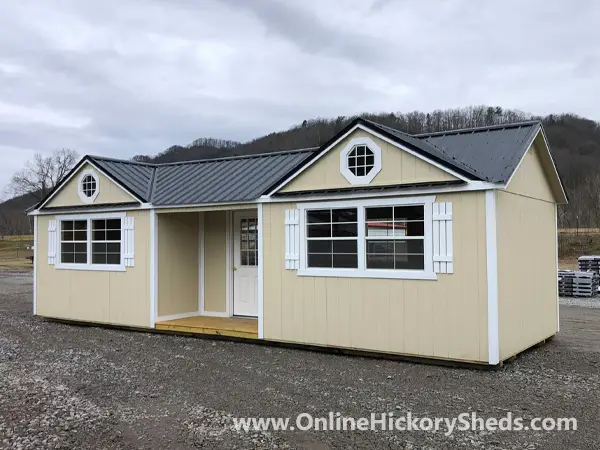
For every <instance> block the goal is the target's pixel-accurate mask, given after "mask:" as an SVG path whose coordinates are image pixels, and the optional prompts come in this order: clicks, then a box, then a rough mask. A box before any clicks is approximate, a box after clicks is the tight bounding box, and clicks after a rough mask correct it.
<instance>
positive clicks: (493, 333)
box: [485, 190, 500, 365]
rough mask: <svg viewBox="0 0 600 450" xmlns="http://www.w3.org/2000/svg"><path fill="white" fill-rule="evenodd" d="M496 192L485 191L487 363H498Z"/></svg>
mask: <svg viewBox="0 0 600 450" xmlns="http://www.w3.org/2000/svg"><path fill="white" fill-rule="evenodd" d="M496 212H497V210H496V191H494V190H490V191H485V238H486V258H487V261H486V262H487V287H488V292H487V297H488V308H487V309H488V312H487V316H488V362H489V364H490V365H496V364H498V363H499V362H500V336H499V317H498V243H497V230H496V219H497V216H496Z"/></svg>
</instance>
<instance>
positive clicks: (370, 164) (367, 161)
mask: <svg viewBox="0 0 600 450" xmlns="http://www.w3.org/2000/svg"><path fill="white" fill-rule="evenodd" d="M374 167H375V154H374V153H373V151H372V150H371V149H370V148H369V147H367V146H366V145H355V146H354V147H352V150H350V153H348V169H349V170H350V172H352V173H353V174H354V176H357V177H364V176H366V175H368V174H369V172H371V170H373V169H374Z"/></svg>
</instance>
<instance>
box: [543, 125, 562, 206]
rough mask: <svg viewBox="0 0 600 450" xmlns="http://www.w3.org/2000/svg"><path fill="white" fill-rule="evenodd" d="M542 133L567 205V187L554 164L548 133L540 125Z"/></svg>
mask: <svg viewBox="0 0 600 450" xmlns="http://www.w3.org/2000/svg"><path fill="white" fill-rule="evenodd" d="M540 131H541V133H542V137H543V138H544V144H545V145H546V152H548V156H549V157H550V161H551V162H552V167H553V169H554V174H555V175H556V179H557V180H558V184H559V185H560V190H561V191H562V194H563V199H564V202H565V203H567V202H568V199H567V193H566V191H565V187H564V186H563V184H562V181H561V180H560V176H559V175H558V169H557V168H556V163H555V162H554V158H553V157H552V153H550V145H549V144H548V139H547V138H546V132H545V131H544V127H543V126H541V125H540Z"/></svg>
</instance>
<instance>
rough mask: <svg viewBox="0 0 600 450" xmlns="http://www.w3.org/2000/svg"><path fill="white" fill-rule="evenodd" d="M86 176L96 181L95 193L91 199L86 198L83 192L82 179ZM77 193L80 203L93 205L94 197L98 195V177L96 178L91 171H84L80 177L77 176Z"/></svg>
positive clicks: (94, 173) (96, 175) (95, 174)
mask: <svg viewBox="0 0 600 450" xmlns="http://www.w3.org/2000/svg"><path fill="white" fill-rule="evenodd" d="M87 176H91V177H92V178H93V179H94V180H95V181H96V191H95V192H94V194H93V195H92V196H91V197H88V196H87V195H85V194H84V192H83V179H84V178H85V177H87ZM77 193H78V194H79V198H80V199H81V201H82V202H84V203H94V201H95V200H96V197H98V194H99V193H100V177H98V174H97V173H96V172H94V171H92V170H84V171H83V172H81V175H79V178H78V179H77Z"/></svg>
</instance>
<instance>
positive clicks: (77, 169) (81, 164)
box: [37, 157, 142, 210]
mask: <svg viewBox="0 0 600 450" xmlns="http://www.w3.org/2000/svg"><path fill="white" fill-rule="evenodd" d="M86 163H87V164H89V165H90V166H92V167H93V168H94V169H96V170H97V171H98V172H100V173H101V174H102V175H104V176H105V177H106V178H108V179H109V180H110V181H112V182H113V183H114V184H116V185H117V186H118V187H119V189H121V190H122V191H123V192H125V193H126V194H127V195H129V196H130V197H131V198H132V199H134V200H135V201H136V202H140V203H142V202H141V201H140V200H139V199H138V198H137V197H135V195H133V194H132V193H131V192H129V191H128V190H127V189H125V188H124V187H123V186H122V185H121V183H119V182H118V181H116V180H115V179H114V178H112V177H111V176H110V175H108V174H107V173H106V172H105V171H104V170H102V169H101V168H100V167H98V166H97V165H96V164H94V163H93V162H92V161H91V160H90V159H86V158H85V157H84V158H82V160H81V161H79V162H78V163H77V165H76V166H75V168H74V169H73V172H72V173H71V175H69V177H68V178H66V179H65V180H63V181H61V186H60V188H58V189H57V190H56V191H54V192H53V193H52V195H50V196H49V197H48V198H47V199H46V200H44V203H42V204H41V205H40V206H39V207H38V208H37V209H38V210H39V209H40V208H43V207H44V205H45V204H46V203H48V202H49V201H50V200H51V199H52V198H53V197H54V196H55V195H56V194H58V193H59V192H60V191H62V190H63V188H64V187H65V186H66V185H67V184H68V183H69V181H70V180H71V178H73V177H74V176H75V174H77V172H78V171H79V169H81V167H82V166H83V165H84V164H86Z"/></svg>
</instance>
